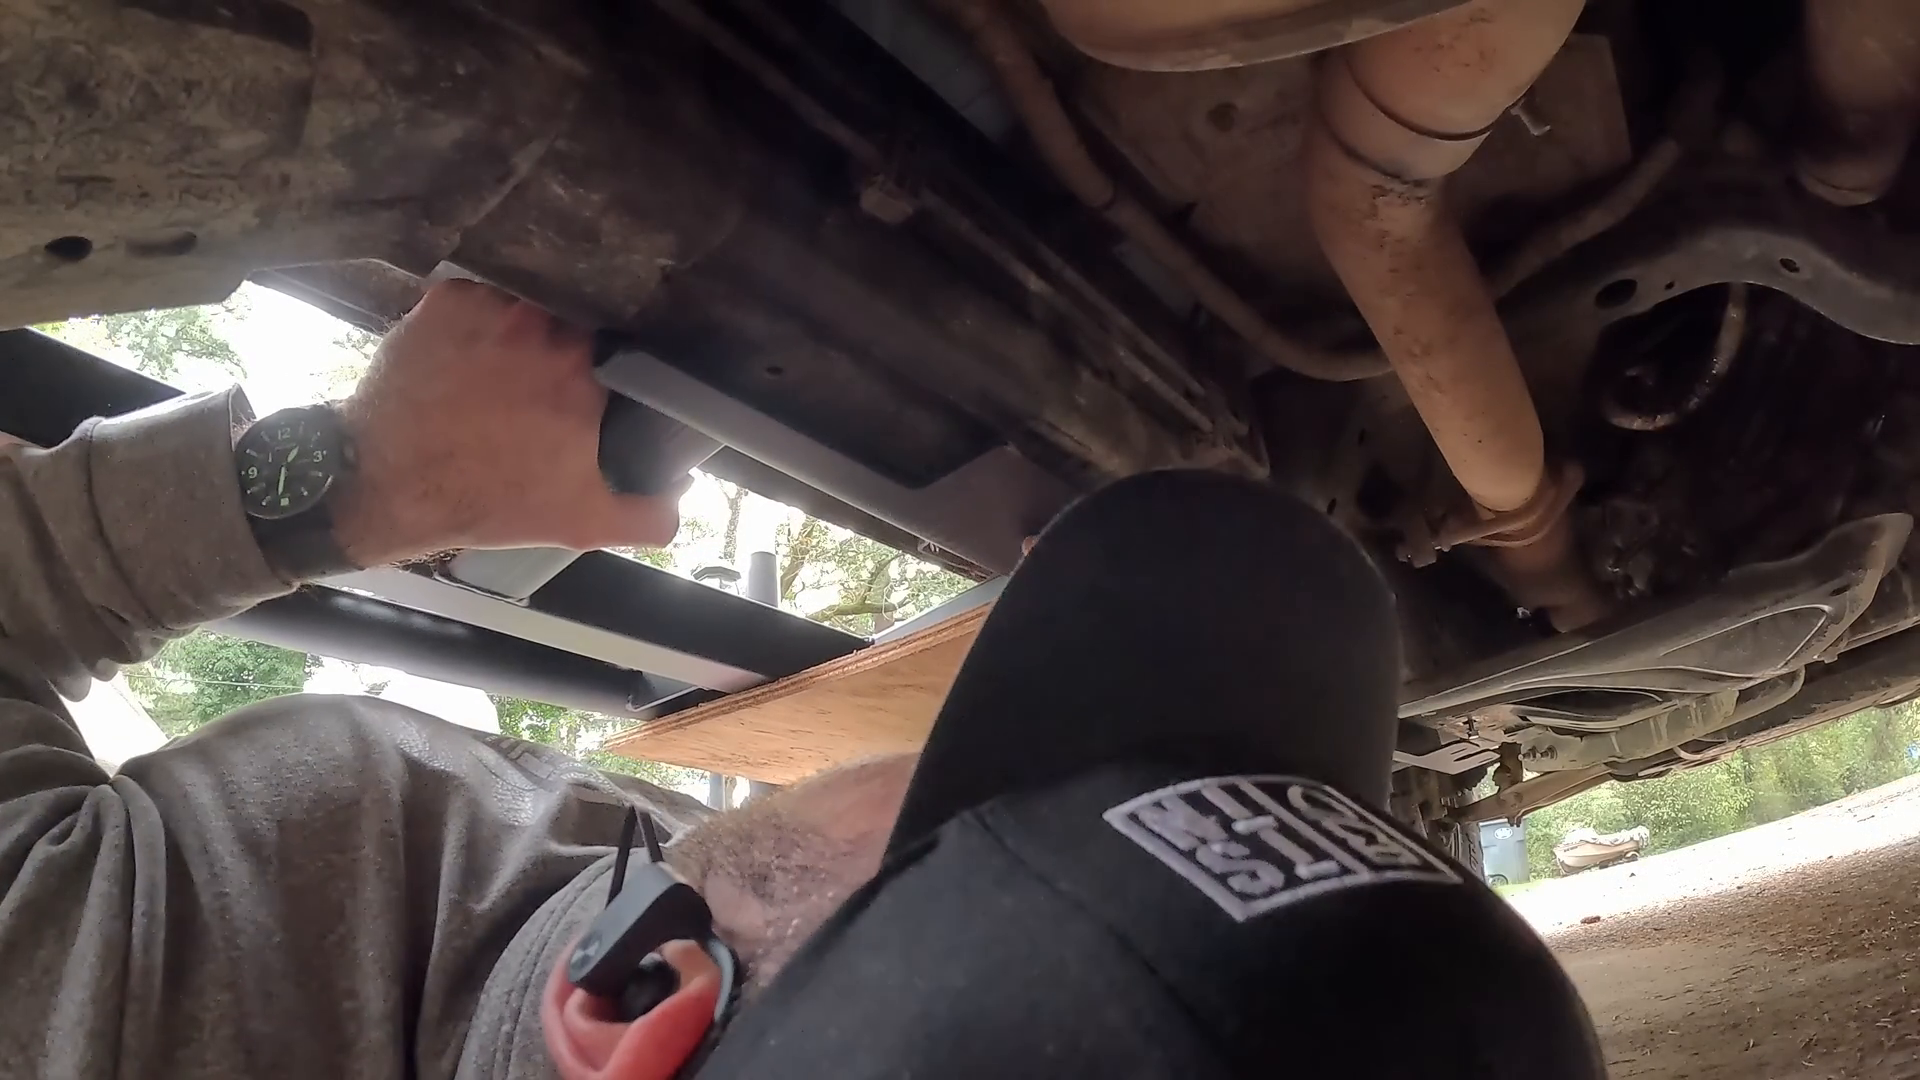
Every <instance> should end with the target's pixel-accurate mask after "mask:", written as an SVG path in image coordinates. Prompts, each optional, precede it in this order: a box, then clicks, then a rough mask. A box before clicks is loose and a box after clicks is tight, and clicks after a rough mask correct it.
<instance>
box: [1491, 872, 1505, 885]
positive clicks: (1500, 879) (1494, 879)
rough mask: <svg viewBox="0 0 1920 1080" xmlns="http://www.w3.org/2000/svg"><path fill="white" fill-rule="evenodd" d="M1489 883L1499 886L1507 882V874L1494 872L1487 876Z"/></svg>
mask: <svg viewBox="0 0 1920 1080" xmlns="http://www.w3.org/2000/svg"><path fill="white" fill-rule="evenodd" d="M1487 884H1489V885H1492V886H1495V887H1498V886H1501V885H1505V884H1507V875H1505V874H1494V875H1492V876H1490V877H1488V878H1487Z"/></svg>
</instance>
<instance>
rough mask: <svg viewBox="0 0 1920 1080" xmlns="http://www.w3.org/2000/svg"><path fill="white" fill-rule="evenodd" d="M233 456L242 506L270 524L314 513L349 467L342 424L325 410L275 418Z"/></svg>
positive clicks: (244, 439) (253, 430) (255, 429)
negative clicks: (278, 520) (342, 435)
mask: <svg viewBox="0 0 1920 1080" xmlns="http://www.w3.org/2000/svg"><path fill="white" fill-rule="evenodd" d="M233 456H234V464H235V466H236V467H237V468H238V469H239V470H240V504H241V506H243V507H244V508H245V509H246V511H247V515H248V516H249V517H256V518H265V519H267V520H275V519H278V518H288V517H292V516H294V515H295V514H299V513H302V512H304V511H307V510H310V509H312V508H313V507H314V506H315V505H316V504H318V503H319V502H320V500H321V499H324V498H326V495H327V489H328V488H331V487H332V486H333V481H334V478H335V477H337V476H338V475H339V474H340V471H341V470H342V469H343V468H344V467H345V465H346V462H345V461H344V460H343V457H344V448H343V444H342V441H341V438H340V429H339V425H338V421H337V420H336V419H335V418H334V416H333V413H332V411H331V410H328V409H324V408H318V409H289V410H286V411H284V412H277V413H274V414H273V415H272V416H269V417H267V418H265V419H263V420H261V421H259V422H258V423H256V424H254V425H253V426H252V427H250V428H248V429H247V431H246V434H244V435H242V436H240V441H239V442H238V443H236V444H235V445H234V448H233Z"/></svg>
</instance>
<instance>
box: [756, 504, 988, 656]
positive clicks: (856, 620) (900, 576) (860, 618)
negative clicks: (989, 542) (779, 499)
mask: <svg viewBox="0 0 1920 1080" xmlns="http://www.w3.org/2000/svg"><path fill="white" fill-rule="evenodd" d="M775 559H776V565H778V566H779V568H780V599H781V602H782V603H783V604H789V605H793V604H799V603H800V601H801V600H802V599H810V598H815V597H827V598H829V599H827V600H826V602H824V603H818V602H816V603H813V604H812V605H810V606H809V607H805V608H802V610H803V611H804V613H805V614H806V616H807V618H809V619H812V620H814V621H815V622H823V623H826V624H827V625H829V626H835V627H838V628H840V629H842V630H846V631H848V632H850V633H855V634H877V633H879V632H881V631H883V630H886V629H888V628H889V627H891V626H892V625H893V624H894V623H896V622H899V621H900V620H902V619H904V618H907V617H910V616H913V615H917V614H919V613H920V612H923V611H926V610H927V609H929V608H932V607H936V606H938V605H939V604H941V603H943V602H945V601H947V600H951V599H952V598H954V597H955V596H958V595H960V593H962V592H964V591H966V589H967V588H968V587H969V586H971V585H972V584H973V583H972V582H970V581H968V580H967V579H966V578H963V577H961V576H960V575H958V574H955V573H953V572H952V571H950V570H945V569H942V568H941V567H938V566H935V565H933V564H932V563H929V562H925V561H923V560H920V559H916V558H914V557H912V556H911V555H908V554H906V553H905V552H903V551H900V550H899V549H897V548H891V547H888V546H887V545H885V544H882V543H880V542H878V541H876V540H869V539H867V538H866V537H864V536H860V535H858V534H856V533H853V532H849V531H847V530H846V529H842V528H839V527H837V526H833V525H829V524H827V523H826V522H824V521H820V520H819V519H817V518H811V517H804V518H801V519H800V520H799V521H798V522H797V523H794V522H788V523H784V524H782V525H781V526H780V528H779V530H778V532H777V535H776V539H775Z"/></svg>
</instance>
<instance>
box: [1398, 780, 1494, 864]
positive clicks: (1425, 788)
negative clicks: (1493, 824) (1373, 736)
mask: <svg viewBox="0 0 1920 1080" xmlns="http://www.w3.org/2000/svg"><path fill="white" fill-rule="evenodd" d="M1468 790H1469V789H1467V788H1464V787H1462V786H1461V785H1460V780H1459V778H1458V777H1453V776H1448V775H1446V774H1445V773H1437V772H1434V771H1432V770H1430V769H1421V768H1412V769H1401V770H1399V771H1398V772H1396V773H1394V775H1393V801H1392V803H1391V804H1390V805H1391V809H1392V811H1393V816H1394V817H1396V818H1399V819H1400V821H1401V822H1402V823H1403V824H1406V825H1408V826H1410V827H1411V828H1412V829H1413V831H1415V832H1417V833H1419V834H1420V835H1421V836H1422V837H1425V838H1426V841H1427V843H1428V845H1429V846H1431V847H1432V848H1433V849H1434V850H1435V851H1438V852H1440V853H1441V854H1443V855H1445V856H1447V857H1448V858H1450V859H1452V860H1453V861H1454V862H1456V863H1459V864H1460V868H1461V869H1462V870H1465V871H1466V872H1467V873H1469V874H1471V875H1473V876H1474V877H1476V878H1477V877H1481V876H1482V875H1483V874H1484V873H1485V870H1486V856H1485V854H1484V853H1483V852H1482V851H1481V850H1480V825H1479V823H1478V822H1468V823H1466V824H1464V825H1463V824H1460V823H1458V822H1454V821H1449V820H1447V818H1446V816H1445V815H1446V814H1447V812H1448V811H1450V810H1452V809H1453V808H1454V807H1455V806H1458V805H1460V804H1461V803H1462V802H1465V801H1466V800H1467V798H1468V795H1467V792H1468Z"/></svg>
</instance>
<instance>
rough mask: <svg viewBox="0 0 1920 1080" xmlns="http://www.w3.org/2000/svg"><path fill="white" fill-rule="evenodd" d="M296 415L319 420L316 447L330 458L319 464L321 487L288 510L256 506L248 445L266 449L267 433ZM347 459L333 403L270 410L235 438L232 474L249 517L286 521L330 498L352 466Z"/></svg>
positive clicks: (301, 417) (309, 420) (305, 418)
mask: <svg viewBox="0 0 1920 1080" xmlns="http://www.w3.org/2000/svg"><path fill="white" fill-rule="evenodd" d="M294 418H299V419H301V420H304V421H307V422H309V423H316V422H317V428H318V441H317V443H316V448H318V449H322V450H326V451H327V453H328V458H329V460H328V461H327V462H326V463H324V464H322V465H319V466H316V467H317V468H319V469H321V470H322V471H323V473H324V475H323V477H322V479H321V483H320V490H319V491H317V492H315V493H314V494H313V496H312V497H311V498H308V499H305V500H303V501H301V502H299V503H297V504H296V505H293V506H290V507H288V508H287V509H285V510H282V509H279V508H278V507H275V508H272V509H267V508H264V507H260V506H256V505H255V504H254V503H253V501H252V500H250V499H248V498H247V496H246V479H245V469H246V451H247V450H248V448H249V447H248V444H249V442H250V441H251V442H252V443H254V444H255V446H254V448H255V449H264V447H262V446H260V445H259V444H260V443H263V442H266V441H267V437H266V435H265V434H264V432H266V431H269V430H271V429H272V428H273V427H274V426H275V425H276V424H285V423H287V421H288V420H290V419H294ZM347 458H348V454H347V445H346V439H345V437H344V434H343V432H342V429H341V425H340V417H339V414H338V413H336V412H335V411H334V409H333V407H332V406H330V405H303V406H299V407H297V408H291V409H280V410H278V411H277V412H273V413H269V414H267V415H266V416H263V417H261V418H260V419H258V420H255V421H254V422H253V423H251V424H249V425H247V429H246V430H245V431H244V432H242V433H241V434H240V437H239V438H238V439H236V440H234V444H233V464H234V471H233V475H234V482H235V483H237V484H239V485H240V507H241V510H242V511H244V512H245V513H246V515H247V516H248V517H249V518H253V519H254V520H257V521H286V520H287V519H289V518H296V517H299V516H300V515H302V514H306V513H310V512H312V510H313V509H314V508H315V507H317V506H320V505H322V504H323V503H325V502H326V501H327V496H328V495H329V494H331V493H332V491H333V489H334V486H335V484H336V482H337V481H338V480H339V479H340V474H341V473H342V472H343V471H345V470H346V469H347V468H348V467H349V466H350V465H351V462H349V461H348V460H347Z"/></svg>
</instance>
